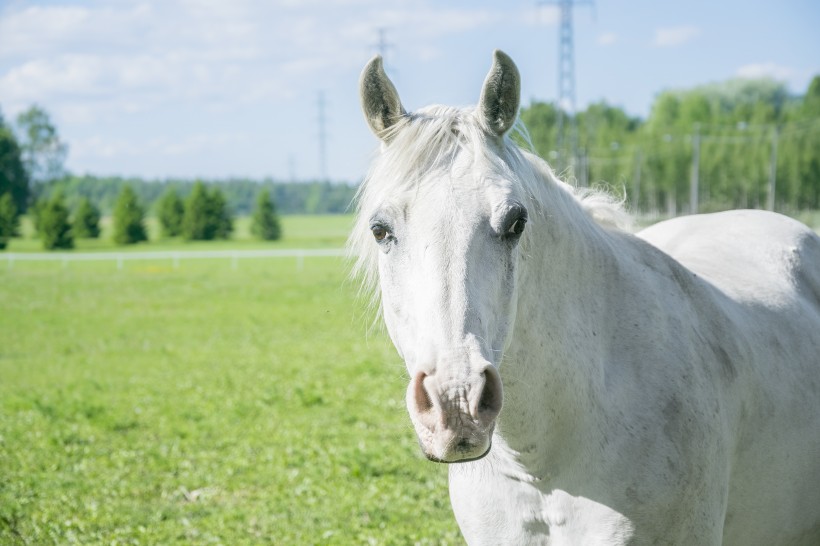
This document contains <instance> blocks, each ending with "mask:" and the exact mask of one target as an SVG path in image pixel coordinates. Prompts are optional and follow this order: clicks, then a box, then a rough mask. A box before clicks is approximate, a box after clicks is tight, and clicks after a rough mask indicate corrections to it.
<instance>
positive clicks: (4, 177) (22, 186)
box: [0, 120, 29, 214]
mask: <svg viewBox="0 0 820 546" xmlns="http://www.w3.org/2000/svg"><path fill="white" fill-rule="evenodd" d="M6 193H9V194H11V197H12V199H14V205H15V207H16V209H17V213H18V214H19V213H21V212H23V211H25V210H26V205H27V204H28V197H29V180H28V175H27V174H26V169H25V167H24V166H23V159H22V152H21V150H20V146H19V144H18V143H17V139H16V138H15V136H14V133H12V132H11V129H10V128H8V127H6V126H5V125H3V122H2V120H0V195H3V194H6Z"/></svg>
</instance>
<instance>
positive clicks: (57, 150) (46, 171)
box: [17, 104, 68, 184]
mask: <svg viewBox="0 0 820 546" xmlns="http://www.w3.org/2000/svg"><path fill="white" fill-rule="evenodd" d="M17 128H18V129H19V132H20V147H21V149H22V152H23V165H24V166H25V168H26V171H27V172H28V176H29V179H30V180H31V182H32V183H33V184H43V183H45V182H49V181H51V180H55V179H57V178H60V177H61V176H63V174H64V171H63V163H64V162H65V158H66V155H67V154H68V145H66V144H65V143H64V142H63V141H61V140H60V137H59V135H58V134H57V128H56V127H55V126H54V124H53V123H52V122H51V118H50V117H49V115H48V112H46V111H45V110H44V109H43V108H41V107H39V106H37V105H36V104H35V105H33V106H31V107H30V108H29V109H28V110H26V111H25V112H22V113H21V114H20V115H18V116H17Z"/></svg>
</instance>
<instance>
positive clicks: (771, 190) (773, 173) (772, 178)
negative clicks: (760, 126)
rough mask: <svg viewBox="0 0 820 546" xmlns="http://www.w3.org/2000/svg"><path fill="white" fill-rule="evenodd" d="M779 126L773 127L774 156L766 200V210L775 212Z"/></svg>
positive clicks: (770, 159) (770, 166)
mask: <svg viewBox="0 0 820 546" xmlns="http://www.w3.org/2000/svg"><path fill="white" fill-rule="evenodd" d="M778 136H779V135H778V131H777V126H776V125H775V126H774V127H772V155H771V157H770V158H769V194H768V195H767V197H768V199H766V208H767V209H769V210H774V198H775V193H774V189H775V182H776V181H777V137H778Z"/></svg>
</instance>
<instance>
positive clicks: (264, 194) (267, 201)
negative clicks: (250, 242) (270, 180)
mask: <svg viewBox="0 0 820 546" xmlns="http://www.w3.org/2000/svg"><path fill="white" fill-rule="evenodd" d="M251 233H253V234H254V235H256V236H257V237H259V238H260V239H262V240H264V241H276V240H277V239H279V238H280V237H282V227H281V226H280V224H279V216H278V215H277V214H276V204H275V203H274V202H273V201H271V198H270V192H269V191H268V190H262V191H260V192H259V194H258V195H257V197H256V208H255V209H254V211H253V218H252V219H251Z"/></svg>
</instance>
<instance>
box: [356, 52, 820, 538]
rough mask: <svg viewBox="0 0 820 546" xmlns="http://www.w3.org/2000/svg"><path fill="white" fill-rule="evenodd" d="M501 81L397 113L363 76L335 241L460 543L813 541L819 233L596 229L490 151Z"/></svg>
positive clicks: (509, 78)
mask: <svg viewBox="0 0 820 546" xmlns="http://www.w3.org/2000/svg"><path fill="white" fill-rule="evenodd" d="M517 78H518V74H517V70H516V69H515V67H514V65H513V64H512V61H511V60H509V58H507V57H506V56H505V55H503V54H501V53H499V52H497V53H496V56H495V62H494V65H493V69H492V70H491V72H490V74H489V75H488V78H487V80H486V81H485V86H484V88H483V90H482V95H481V100H480V103H479V107H478V108H477V109H476V110H474V111H473V110H456V109H450V108H445V107H431V108H428V109H425V110H421V111H419V112H416V113H414V114H407V113H406V112H405V110H404V108H403V107H402V106H401V103H400V101H399V100H398V95H397V94H396V92H395V89H394V88H393V87H392V84H391V83H390V82H389V80H387V78H386V76H384V73H383V70H382V69H381V64H380V62H379V60H378V59H376V60H375V61H374V62H371V64H370V65H368V67H367V68H366V69H365V73H364V74H363V77H362V99H363V106H364V109H365V113H366V115H367V117H368V121H369V122H370V125H371V128H373V130H374V131H375V132H376V133H377V135H379V136H380V138H382V140H383V146H382V154H381V155H380V156H379V158H378V159H377V160H376V162H375V163H374V167H373V169H372V170H371V173H370V174H369V175H368V178H367V179H366V181H365V183H364V184H363V186H362V190H361V194H360V197H359V217H358V220H357V223H356V226H355V227H354V234H353V235H352V239H351V241H352V245H353V249H354V251H355V252H356V254H357V255H358V256H359V262H358V265H359V269H360V270H361V272H363V273H364V275H365V276H366V277H368V278H369V279H370V280H371V282H373V284H374V285H377V286H378V288H379V293H380V295H381V307H382V313H383V317H384V320H385V324H386V326H387V329H388V332H389V333H390V336H391V339H392V340H393V342H394V344H395V345H396V348H397V350H398V351H399V353H400V355H401V356H402V357H403V359H404V360H405V363H406V365H407V368H408V372H409V373H410V384H409V386H408V390H407V406H408V411H409V413H410V418H411V421H412V422H413V425H414V427H415V429H416V432H417V434H418V437H419V442H420V445H421V448H422V451H423V452H424V454H425V455H426V456H427V457H428V458H430V459H431V460H434V461H440V462H449V463H459V464H453V465H451V466H450V496H451V502H452V505H453V510H454V513H455V516H456V519H457V521H458V523H459V526H460V527H461V530H462V532H463V534H464V536H465V538H466V539H467V541H468V543H470V544H494V545H495V544H585V545H594V544H681V545H689V544H721V543H726V544H790V543H793V544H807V545H808V544H816V543H818V542H820V356H818V352H820V238H818V237H817V236H816V235H815V234H813V233H811V232H810V231H809V230H808V229H807V228H805V227H802V226H801V225H800V224H798V223H796V222H793V221H791V220H788V219H785V218H783V217H780V216H777V215H772V214H768V213H752V212H741V213H728V214H724V215H714V216H704V217H691V218H688V219H680V220H673V221H669V222H665V223H662V224H659V225H657V226H654V227H652V228H650V229H648V230H645V231H644V232H642V233H641V234H639V235H638V236H634V235H631V234H629V233H626V232H625V231H622V230H619V229H617V228H615V227H613V226H611V225H610V222H608V221H607V220H606V217H607V216H612V217H617V216H618V211H617V210H616V207H613V206H612V205H610V204H607V203H601V202H599V201H597V199H598V197H597V196H595V195H592V196H590V197H587V198H584V197H583V196H579V195H578V194H577V193H576V192H575V191H573V190H572V189H571V188H569V187H568V186H566V185H565V184H563V183H561V182H560V181H558V180H557V179H556V178H555V176H554V175H553V174H552V172H551V171H550V170H549V167H548V166H546V164H545V163H543V161H541V160H540V159H538V158H536V157H535V156H532V155H530V154H527V153H525V152H522V151H521V150H520V149H518V148H517V147H516V146H514V145H513V144H512V143H511V142H510V141H509V139H508V137H506V136H505V135H506V133H507V131H509V129H510V127H511V126H512V123H513V121H514V119H515V115H516V112H517V108H518V80H517ZM524 225H526V226H527V227H526V230H524ZM370 233H372V236H371V239H370V240H367V237H366V236H370ZM744 234H747V235H744ZM373 238H375V242H374V241H373V240H372V239H373ZM727 264H729V265H727ZM502 385H503V387H502ZM502 400H503V406H502ZM502 407H503V410H502Z"/></svg>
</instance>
